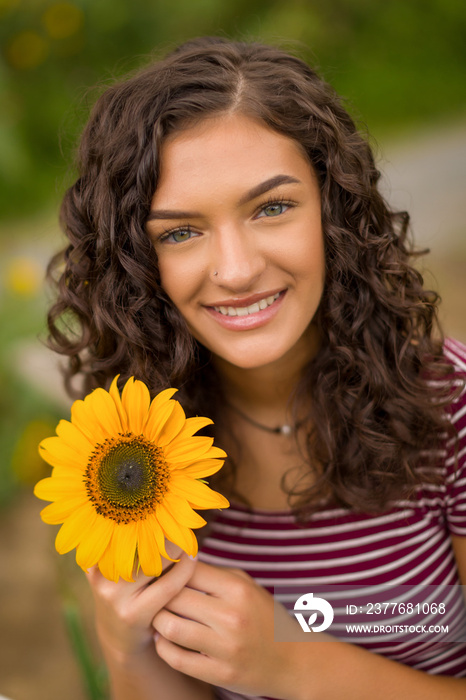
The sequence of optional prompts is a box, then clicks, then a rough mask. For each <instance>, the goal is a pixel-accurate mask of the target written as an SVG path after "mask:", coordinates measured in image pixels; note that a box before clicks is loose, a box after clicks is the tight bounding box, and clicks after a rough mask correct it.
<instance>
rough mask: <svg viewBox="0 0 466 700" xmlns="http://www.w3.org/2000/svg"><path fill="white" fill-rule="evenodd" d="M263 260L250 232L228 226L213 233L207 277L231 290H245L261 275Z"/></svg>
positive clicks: (252, 233) (264, 264)
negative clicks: (209, 270)
mask: <svg viewBox="0 0 466 700" xmlns="http://www.w3.org/2000/svg"><path fill="white" fill-rule="evenodd" d="M265 266H266V260H265V257H264V255H263V253H262V252H261V250H260V247H259V246H258V245H257V241H256V240H255V236H254V232H252V231H250V230H248V229H247V228H243V227H239V226H237V227H235V226H228V227H225V228H223V229H222V230H219V231H218V232H217V235H216V236H213V243H212V260H211V279H212V280H213V281H214V282H215V284H217V285H219V286H222V287H226V288H228V289H230V290H231V291H233V292H244V291H248V290H249V289H251V288H252V287H253V286H254V283H255V282H256V281H257V280H258V278H259V277H260V276H261V274H262V272H263V271H264V269H265Z"/></svg>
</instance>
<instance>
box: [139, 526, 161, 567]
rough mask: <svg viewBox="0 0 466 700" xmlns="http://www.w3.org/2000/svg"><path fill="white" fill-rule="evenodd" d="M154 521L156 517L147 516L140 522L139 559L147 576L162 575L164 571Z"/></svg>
mask: <svg viewBox="0 0 466 700" xmlns="http://www.w3.org/2000/svg"><path fill="white" fill-rule="evenodd" d="M153 522H155V518H146V519H145V520H140V521H139V522H138V560H139V564H140V565H141V569H142V570H143V572H144V573H145V575H146V576H160V574H161V573H162V558H161V556H160V550H159V548H158V545H157V539H156V537H155V532H154V527H153Z"/></svg>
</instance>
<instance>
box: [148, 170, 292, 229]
mask: <svg viewBox="0 0 466 700" xmlns="http://www.w3.org/2000/svg"><path fill="white" fill-rule="evenodd" d="M287 184H298V185H300V184H301V180H298V179H297V178H295V177H292V176H291V175H274V177H271V178H269V179H268V180H265V181H264V182H261V183H259V184H258V185H256V186H255V187H253V188H252V189H250V190H249V191H248V192H246V194H244V195H243V196H242V197H241V199H240V200H239V204H240V206H242V205H243V204H247V203H248V202H251V201H252V200H253V199H256V198H257V197H260V196H261V195H262V194H265V193H266V192H270V190H273V189H275V188H276V187H279V186H280V185H287ZM201 217H202V214H200V213H199V212H197V211H181V210H178V209H152V210H151V212H150V213H149V216H148V217H147V221H152V220H153V219H196V218H198V219H199V218H201Z"/></svg>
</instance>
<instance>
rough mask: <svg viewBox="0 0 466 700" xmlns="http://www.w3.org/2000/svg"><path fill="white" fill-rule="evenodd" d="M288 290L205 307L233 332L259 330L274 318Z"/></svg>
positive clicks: (230, 300)
mask: <svg viewBox="0 0 466 700" xmlns="http://www.w3.org/2000/svg"><path fill="white" fill-rule="evenodd" d="M286 291H287V290H286V289H283V290H281V291H276V292H272V294H267V296H264V294H256V295H251V296H249V297H248V298H247V299H229V300H225V302H224V303H223V304H222V303H217V304H215V305H212V306H206V307H204V308H205V309H206V311H207V312H208V314H209V315H210V316H212V317H213V318H215V320H216V321H217V322H218V323H219V324H220V325H221V326H223V327H224V328H226V329H229V330H233V331H245V330H252V329H253V328H259V327H260V326H263V325H264V324H266V323H268V322H269V321H271V320H272V318H274V316H275V315H276V314H277V313H278V310H279V308H280V306H281V305H282V303H283V299H284V297H285V294H286Z"/></svg>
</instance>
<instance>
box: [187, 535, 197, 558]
mask: <svg viewBox="0 0 466 700" xmlns="http://www.w3.org/2000/svg"><path fill="white" fill-rule="evenodd" d="M186 534H187V535H188V537H189V539H190V540H191V549H190V551H189V554H190V555H191V556H192V557H195V556H196V554H197V552H198V548H199V547H198V543H197V537H196V535H195V534H194V532H193V531H192V530H187V531H186Z"/></svg>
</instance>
